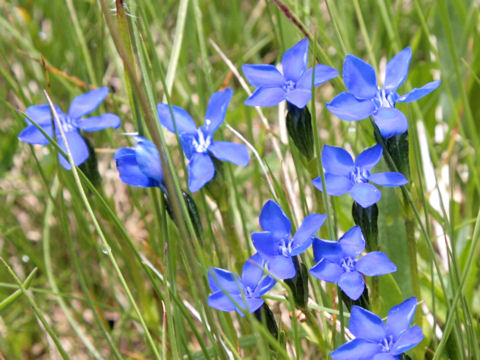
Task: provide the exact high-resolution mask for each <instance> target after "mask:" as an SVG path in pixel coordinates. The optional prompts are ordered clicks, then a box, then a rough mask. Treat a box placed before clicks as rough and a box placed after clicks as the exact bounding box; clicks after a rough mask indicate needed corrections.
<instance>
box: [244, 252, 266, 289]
mask: <svg viewBox="0 0 480 360" xmlns="http://www.w3.org/2000/svg"><path fill="white" fill-rule="evenodd" d="M264 265H265V260H263V258H262V257H261V256H260V254H258V253H256V254H254V255H252V256H250V258H249V259H248V260H247V261H245V263H244V264H243V269H242V283H243V284H244V285H245V286H250V287H251V288H252V289H254V288H255V287H257V285H258V283H259V281H260V280H261V279H262V277H263V276H264V274H265V272H264V270H263V267H264Z"/></svg>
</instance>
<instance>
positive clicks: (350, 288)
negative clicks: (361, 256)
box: [338, 271, 365, 300]
mask: <svg viewBox="0 0 480 360" xmlns="http://www.w3.org/2000/svg"><path fill="white" fill-rule="evenodd" d="M338 286H339V287H340V289H342V290H343V292H344V293H345V294H346V295H347V296H348V297H349V298H350V299H352V300H357V299H358V298H359V297H360V296H361V295H362V293H363V290H365V282H364V281H363V277H362V275H361V274H360V273H359V272H358V271H352V272H345V273H343V274H342V275H341V276H340V279H338Z"/></svg>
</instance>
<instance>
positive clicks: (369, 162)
mask: <svg viewBox="0 0 480 360" xmlns="http://www.w3.org/2000/svg"><path fill="white" fill-rule="evenodd" d="M382 155H383V147H382V144H377V145H375V146H372V147H371V148H368V149H366V150H364V151H362V152H361V153H360V154H359V155H358V156H357V160H356V161H355V165H356V166H358V167H360V168H362V169H365V170H368V171H370V170H372V168H373V167H374V166H375V165H377V164H378V162H379V161H380V159H381V158H382Z"/></svg>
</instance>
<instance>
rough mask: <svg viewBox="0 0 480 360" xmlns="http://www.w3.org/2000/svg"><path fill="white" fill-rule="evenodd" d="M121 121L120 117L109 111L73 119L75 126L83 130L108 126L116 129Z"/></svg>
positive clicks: (93, 129) (96, 129)
mask: <svg viewBox="0 0 480 360" xmlns="http://www.w3.org/2000/svg"><path fill="white" fill-rule="evenodd" d="M121 123H122V121H121V120H120V117H118V116H117V115H115V114H110V113H107V114H103V115H100V116H94V117H88V118H84V119H75V120H74V124H75V126H76V127H77V128H79V129H82V130H83V131H98V130H102V129H106V128H109V127H111V128H114V129H118V127H119V126H120V124H121Z"/></svg>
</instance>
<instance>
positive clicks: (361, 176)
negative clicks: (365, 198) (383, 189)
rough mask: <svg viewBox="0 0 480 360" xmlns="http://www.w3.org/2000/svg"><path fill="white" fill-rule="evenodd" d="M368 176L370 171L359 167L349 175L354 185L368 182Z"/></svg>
mask: <svg viewBox="0 0 480 360" xmlns="http://www.w3.org/2000/svg"><path fill="white" fill-rule="evenodd" d="M369 176H370V171H368V170H366V169H362V168H361V167H358V166H356V167H355V170H353V171H352V172H351V174H350V177H351V179H352V181H353V182H354V183H355V184H362V183H366V182H368V177H369Z"/></svg>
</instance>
